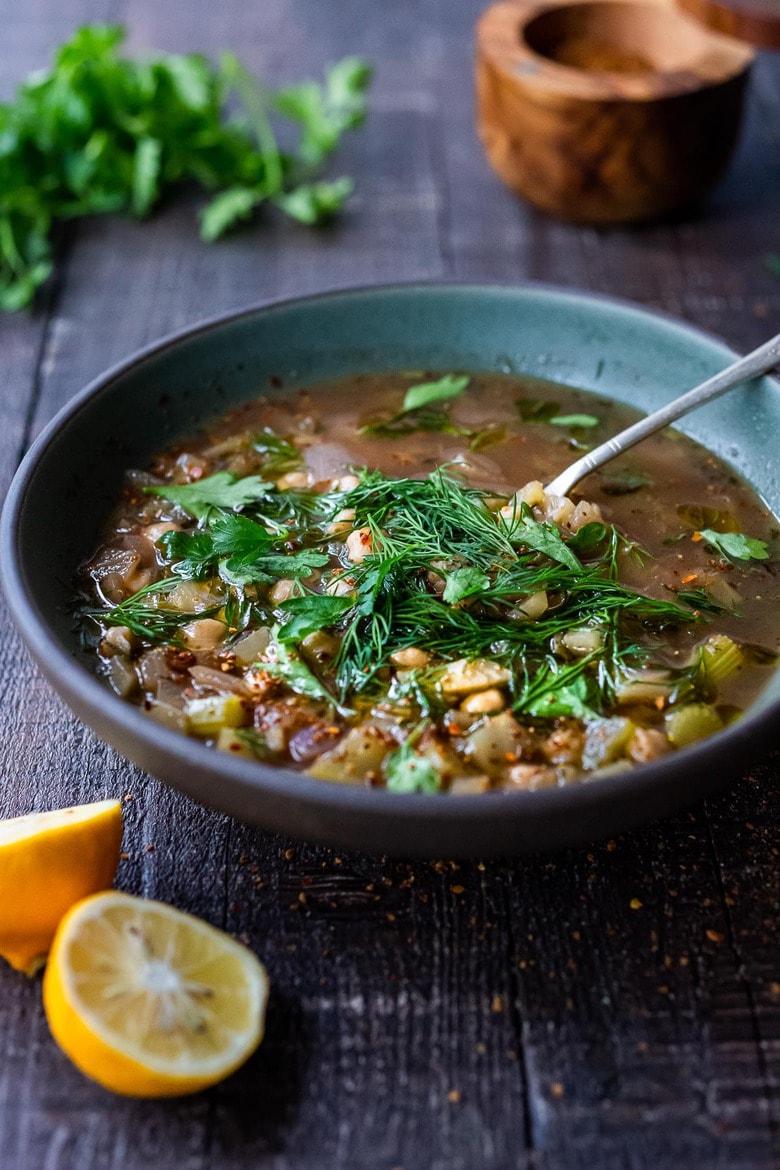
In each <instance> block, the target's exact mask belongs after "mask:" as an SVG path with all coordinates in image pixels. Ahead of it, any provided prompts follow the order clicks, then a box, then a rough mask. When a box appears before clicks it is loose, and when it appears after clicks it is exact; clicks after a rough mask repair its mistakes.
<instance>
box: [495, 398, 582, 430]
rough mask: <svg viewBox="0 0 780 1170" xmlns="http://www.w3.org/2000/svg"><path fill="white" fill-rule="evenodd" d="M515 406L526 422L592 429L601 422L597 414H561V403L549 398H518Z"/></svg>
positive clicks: (521, 419)
mask: <svg viewBox="0 0 780 1170" xmlns="http://www.w3.org/2000/svg"><path fill="white" fill-rule="evenodd" d="M515 408H516V410H517V413H518V414H519V415H520V421H521V422H524V423H552V425H553V426H554V427H568V428H570V429H573V430H577V429H580V430H590V429H591V428H592V427H597V426H598V425H599V423H600V422H601V419H600V418H597V417H596V415H595V414H561V413H560V410H561V408H560V406H559V404H558V403H557V402H550V401H548V400H547V399H535V398H516V399H515Z"/></svg>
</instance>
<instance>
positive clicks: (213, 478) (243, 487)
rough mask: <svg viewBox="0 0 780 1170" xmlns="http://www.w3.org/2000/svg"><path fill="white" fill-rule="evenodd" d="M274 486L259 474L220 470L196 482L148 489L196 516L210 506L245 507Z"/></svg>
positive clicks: (206, 511)
mask: <svg viewBox="0 0 780 1170" xmlns="http://www.w3.org/2000/svg"><path fill="white" fill-rule="evenodd" d="M270 488H271V485H270V484H267V483H266V482H265V480H263V479H262V478H261V477H260V476H259V475H245V476H243V477H242V478H241V479H239V478H238V476H236V475H233V473H232V472H231V471H217V472H215V473H214V475H208V476H206V477H205V479H199V480H196V481H195V483H182V484H175V483H171V484H167V483H166V484H163V486H162V487H147V488H144V491H145V492H147V493H148V494H149V495H152V496H161V497H162V498H163V499H164V500H170V502H171V503H172V504H178V506H179V507H180V508H183V509H184V511H185V512H189V514H190V515H191V516H194V517H195V519H196V520H201V519H202V518H203V517H204V516H206V515H207V514H208V511H209V508H241V507H243V505H244V504H251V503H253V502H254V501H256V500H262V499H263V497H264V496H266V495H267V494H268V492H269V490H270Z"/></svg>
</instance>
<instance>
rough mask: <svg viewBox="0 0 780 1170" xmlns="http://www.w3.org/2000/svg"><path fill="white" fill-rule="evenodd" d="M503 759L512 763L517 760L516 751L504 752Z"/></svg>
mask: <svg viewBox="0 0 780 1170" xmlns="http://www.w3.org/2000/svg"><path fill="white" fill-rule="evenodd" d="M504 759H505V760H506V762H507V763H508V764H514V763H516V762H517V753H516V752H504Z"/></svg>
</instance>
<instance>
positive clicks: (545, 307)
mask: <svg viewBox="0 0 780 1170" xmlns="http://www.w3.org/2000/svg"><path fill="white" fill-rule="evenodd" d="M733 358H734V354H733V352H732V351H731V350H730V349H729V348H728V347H727V346H726V345H724V344H723V343H722V342H720V341H718V340H716V339H715V338H713V337H710V336H707V335H706V334H704V333H701V332H700V331H698V330H696V329H693V328H691V327H690V326H687V325H685V324H683V323H681V322H679V321H675V320H673V319H672V318H670V317H667V316H664V315H661V314H658V313H651V312H648V311H646V310H643V309H640V308H637V307H635V306H633V305H631V304H628V303H625V302H619V301H616V300H609V299H606V298H601V297H594V296H590V295H583V294H579V293H574V292H569V291H565V290H561V289H556V288H550V287H546V286H543V285H524V286H521V287H513V288H506V287H496V286H477V285H451V284H447V285H441V284H439V285H437V284H429V285H420V284H414V285H398V286H390V287H375V288H366V289H355V290H348V291H339V292H332V293H325V294H321V295H319V296H310V297H305V298H302V299H298V300H288V301H282V302H278V303H273V304H266V305H260V306H256V307H253V308H250V309H247V310H245V311H243V312H238V313H232V314H229V315H227V316H224V317H219V318H217V319H215V320H211V321H206V322H205V323H202V324H199V325H195V326H193V327H192V328H190V329H186V330H184V331H183V332H181V333H177V334H175V335H174V336H172V337H169V338H166V339H165V340H163V341H160V342H158V343H156V344H154V345H152V346H150V347H148V348H146V349H144V350H142V351H141V352H140V353H137V354H135V355H133V356H132V357H130V358H129V359H128V360H127V361H125V362H122V363H121V364H120V365H118V366H115V367H114V368H113V369H111V370H109V371H107V372H106V373H105V374H103V375H102V376H101V377H99V378H97V379H96V380H95V381H93V382H92V383H91V384H90V385H89V386H87V387H86V389H84V390H83V391H82V392H81V393H80V394H78V395H76V397H75V398H74V399H73V400H72V401H71V402H70V403H69V404H68V405H67V406H66V407H65V408H64V409H63V410H62V411H60V413H59V414H58V415H57V416H56V418H54V419H53V420H52V422H51V423H50V424H49V425H48V426H47V427H46V429H45V430H44V431H43V433H42V434H41V436H40V437H39V438H38V439H37V440H36V442H35V443H34V444H33V446H32V447H31V449H30V451H29V452H28V454H27V456H26V457H25V459H24V461H23V463H22V465H21V467H20V468H19V471H18V472H17V475H16V477H15V479H14V481H13V484H12V486H11V489H10V491H9V494H8V498H7V500H6V504H5V508H4V510H3V516H2V530H1V532H0V557H1V558H2V567H3V578H4V587H5V592H6V595H7V598H8V603H9V606H10V609H11V613H12V615H13V617H14V620H15V622H16V624H17V626H18V628H19V631H20V633H21V635H22V637H23V638H24V640H25V642H26V644H27V647H28V649H29V651H30V653H31V654H32V656H33V658H34V659H35V661H36V662H37V664H38V666H39V667H40V669H41V671H42V672H43V674H44V675H45V676H46V678H47V679H48V680H49V682H50V683H51V684H52V686H53V687H54V688H55V690H57V691H58V692H59V694H60V695H61V696H62V698H63V699H64V700H65V701H66V702H67V703H68V704H69V705H70V707H71V708H72V709H73V711H74V712H75V713H76V714H77V715H78V716H79V717H80V718H81V719H83V720H84V721H85V722H86V723H88V724H89V725H90V726H91V727H92V728H94V730H95V731H96V732H97V733H98V735H100V736H101V737H102V738H103V739H105V740H107V741H108V742H109V743H110V744H112V745H113V746H114V747H115V748H116V749H117V750H118V751H119V752H121V753H122V754H123V755H124V756H126V757H127V758H128V759H131V760H133V761H134V762H135V763H136V764H138V765H140V766H141V767H142V768H145V769H146V770H147V771H149V772H151V773H152V774H153V775H155V776H157V777H159V778H160V779H161V780H163V781H164V782H165V783H167V784H170V785H172V786H174V787H175V788H178V789H180V790H181V791H182V792H186V793H187V794H188V795H190V796H191V797H193V798H194V799H195V800H198V801H200V802H201V803H203V804H206V805H210V806H212V807H214V808H217V809H220V810H222V811H224V812H227V813H230V814H232V815H234V816H236V817H239V818H241V819H242V820H245V821H249V822H254V823H256V824H258V825H262V826H263V827H264V828H266V829H271V830H275V831H279V832H283V833H288V834H291V835H293V836H295V837H300V838H307V839H312V840H316V841H322V842H326V843H329V844H332V845H337V846H340V847H344V848H353V849H363V850H367V851H370V852H386V853H391V854H394V855H396V856H423V857H442V856H452V857H455V856H457V857H467V856H488V855H496V854H502V853H512V852H530V851H535V850H540V849H546V848H553V847H559V846H562V845H571V844H576V843H583V842H586V841H589V840H592V839H594V838H599V837H603V836H605V835H610V834H613V833H615V832H618V831H621V830H623V829H627V828H630V827H632V826H634V825H638V824H640V823H643V822H646V821H648V820H651V819H653V818H656V817H660V816H663V815H665V814H668V813H670V812H671V811H673V810H674V809H676V808H678V807H680V806H682V805H684V804H686V803H688V802H690V801H693V800H695V799H696V798H698V797H700V796H703V795H704V794H705V793H707V792H710V791H711V790H713V789H715V788H716V787H718V786H719V785H722V784H723V783H724V782H725V781H726V780H728V779H729V778H730V777H734V776H735V775H739V774H740V773H744V771H745V770H746V768H747V766H748V764H749V763H750V761H752V760H754V759H755V757H756V754H757V753H758V752H759V751H760V750H761V749H762V748H763V747H764V746H765V745H766V744H767V743H768V742H770V741H771V738H772V735H773V732H774V728H775V726H776V720H777V717H778V714H779V713H780V674H777V675H775V677H774V678H773V680H772V681H771V682H770V684H769V685H768V686H767V688H766V689H765V690H764V692H763V693H762V694H761V696H760V697H759V699H758V701H757V702H756V703H755V704H754V705H753V706H752V707H751V708H750V709H749V711H747V712H746V714H745V715H744V716H743V718H742V719H741V720H740V721H739V722H738V723H736V724H734V725H733V726H731V727H729V728H727V729H726V730H724V731H722V732H720V733H719V734H718V735H716V736H714V737H713V738H712V739H710V740H705V741H704V742H702V743H700V744H697V745H694V746H691V747H688V748H685V749H684V750H683V751H681V752H679V753H674V754H671V755H669V756H665V757H663V758H661V759H659V760H657V761H654V762H652V763H649V764H645V765H642V766H641V767H639V768H637V769H635V770H634V771H631V772H628V773H622V774H620V775H615V776H605V777H604V778H602V779H596V780H592V781H589V782H586V783H581V784H574V785H572V786H570V787H566V788H558V789H547V790H544V791H541V792H535V793H528V792H496V793H486V794H484V795H481V796H477V797H475V796H427V795H419V796H403V795H396V794H393V793H391V792H387V791H384V790H381V789H370V788H363V787H354V786H351V785H346V784H336V783H330V782H327V781H322V780H313V779H310V778H309V777H307V776H304V775H301V774H300V773H298V772H294V771H292V770H291V769H288V768H283V767H274V766H270V765H265V764H260V763H253V762H252V761H248V760H243V759H236V758H234V757H231V756H228V755H226V754H224V753H220V752H217V751H215V750H213V749H210V748H207V747H205V746H204V745H203V744H201V743H199V742H197V741H196V740H193V739H188V738H187V737H185V736H183V735H179V734H177V733H175V732H173V731H169V730H167V729H166V728H163V727H160V726H159V725H157V724H155V723H153V722H152V721H151V720H150V719H147V718H146V717H145V716H144V715H143V714H142V713H141V712H140V711H139V710H138V709H137V708H135V707H133V706H132V705H130V704H129V703H127V702H125V701H123V700H122V699H119V698H118V697H117V696H116V695H114V694H113V693H112V692H111V691H109V690H108V688H107V687H106V686H105V685H104V684H103V683H102V682H101V681H99V679H98V678H97V677H96V676H95V675H94V674H93V673H92V672H91V670H90V666H89V663H88V661H87V659H86V658H85V657H84V655H83V653H82V651H81V649H80V645H79V640H78V636H77V631H76V629H75V627H74V622H73V617H72V601H73V597H72V592H71V588H70V582H71V581H72V580H73V577H74V573H75V571H76V569H77V567H78V565H79V564H80V563H81V562H82V561H83V560H84V559H85V558H86V557H87V556H88V555H89V554H90V553H91V552H92V551H93V549H94V546H95V544H96V542H97V536H98V533H99V531H100V529H101V526H102V525H103V524H104V523H105V520H106V519H107V516H108V514H109V512H110V510H111V508H112V505H113V504H114V502H115V501H116V499H117V497H118V493H119V490H120V487H121V482H122V476H123V472H124V471H125V470H126V469H127V468H129V467H139V466H141V467H143V466H144V465H145V464H147V463H148V461H149V459H150V457H151V456H152V454H153V453H154V452H155V451H157V450H159V449H160V448H163V447H165V446H167V445H168V444H170V443H171V442H173V441H174V440H175V439H177V438H180V437H181V436H182V435H184V434H187V433H190V432H192V430H193V429H194V428H195V427H196V426H197V425H198V424H199V423H200V422H201V421H206V420H208V419H210V418H213V417H215V416H218V415H220V414H221V413H223V412H224V411H226V410H227V409H228V408H229V407H230V406H231V405H233V404H236V403H239V402H242V401H245V400H247V399H249V398H252V397H254V396H257V395H259V394H266V395H269V396H272V395H282V396H284V395H285V394H288V393H289V392H290V391H291V390H294V389H296V388H298V387H300V386H302V385H306V384H311V383H314V382H318V381H321V380H325V379H329V378H334V377H338V376H341V375H346V374H350V373H353V372H359V371H372V370H373V371H378V370H388V369H420V368H431V369H448V368H457V369H464V370H469V369H471V370H498V371H503V372H506V373H518V374H532V375H535V376H538V377H543V378H547V379H551V380H553V381H559V382H566V383H570V384H572V385H574V386H579V387H582V388H583V389H585V390H592V391H594V392H596V393H598V394H599V395H602V396H607V397H613V398H615V399H617V400H619V401H621V402H626V403H629V404H631V405H633V406H636V407H639V408H640V409H642V410H645V411H649V410H652V409H654V408H656V407H657V406H660V405H661V404H662V403H664V402H667V401H669V400H671V399H672V398H674V397H676V396H677V395H678V394H679V393H681V392H682V391H683V390H686V389H689V388H690V387H692V386H694V385H696V384H697V383H698V382H700V381H702V380H703V379H704V378H705V377H707V376H709V375H711V374H713V373H715V372H716V371H717V370H719V369H721V368H723V367H724V366H726V365H727V364H729V362H730V361H732V360H733ZM679 429H680V430H682V431H684V432H685V433H686V434H688V435H690V436H691V437H692V438H694V439H696V440H698V441H699V442H700V443H703V444H704V445H705V446H707V447H709V448H710V449H711V450H712V451H713V452H714V453H715V454H716V455H718V456H720V457H721V458H722V459H724V460H725V461H726V462H727V463H729V464H730V465H731V466H732V467H733V468H734V469H735V470H736V471H737V472H738V473H739V474H740V475H741V476H743V477H744V478H745V479H747V480H748V481H749V482H750V483H751V484H752V485H753V487H754V488H755V489H756V490H757V492H758V493H759V495H760V496H761V497H762V498H763V500H764V501H765V503H766V504H767V506H768V507H769V508H770V509H771V511H772V512H773V513H774V514H775V515H777V514H780V477H779V475H778V472H779V471H780V461H778V459H777V447H776V436H777V435H778V434H780V385H778V383H777V382H775V381H773V380H772V379H769V378H763V379H761V380H760V381H759V382H757V383H754V384H753V385H751V386H750V387H747V388H744V389H739V390H736V391H733V392H732V393H731V394H728V395H726V396H725V397H724V398H721V399H719V400H718V401H716V402H713V403H710V404H709V405H708V406H705V407H704V408H702V409H701V410H699V411H697V412H696V413H694V414H692V415H690V416H688V417H687V418H686V419H683V420H682V421H681V422H680V424H679ZM517 481H518V484H519V483H522V482H523V470H522V467H518V469H517Z"/></svg>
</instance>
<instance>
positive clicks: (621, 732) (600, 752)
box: [582, 717, 636, 768]
mask: <svg viewBox="0 0 780 1170" xmlns="http://www.w3.org/2000/svg"><path fill="white" fill-rule="evenodd" d="M635 731H636V724H634V723H632V722H631V720H630V719H622V718H619V717H618V718H614V719H599V721H598V722H597V723H590V724H589V725H588V730H587V732H586V735H585V746H584V748H583V750H582V763H583V766H584V767H585V768H602V767H604V765H605V764H611V763H613V762H614V761H615V760H618V759H620V758H621V757H622V756H624V755H625V751H626V748H627V747H628V744H629V741H630V739H631V736H632V735H633V734H634V732H635Z"/></svg>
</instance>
